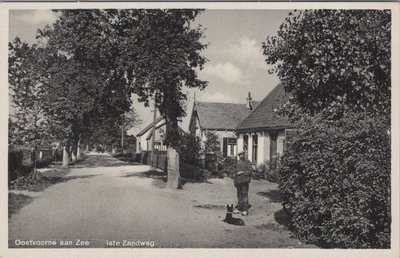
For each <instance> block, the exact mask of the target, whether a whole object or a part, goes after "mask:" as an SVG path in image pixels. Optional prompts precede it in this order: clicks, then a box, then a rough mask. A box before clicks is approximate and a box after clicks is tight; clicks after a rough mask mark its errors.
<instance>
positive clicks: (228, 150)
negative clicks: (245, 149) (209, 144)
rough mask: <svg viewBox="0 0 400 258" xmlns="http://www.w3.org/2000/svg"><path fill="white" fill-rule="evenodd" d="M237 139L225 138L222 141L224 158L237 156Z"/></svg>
mask: <svg viewBox="0 0 400 258" xmlns="http://www.w3.org/2000/svg"><path fill="white" fill-rule="evenodd" d="M235 146H236V138H223V139H222V156H223V157H227V156H234V155H235Z"/></svg>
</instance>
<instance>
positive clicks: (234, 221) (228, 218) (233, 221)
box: [224, 204, 245, 226]
mask: <svg viewBox="0 0 400 258" xmlns="http://www.w3.org/2000/svg"><path fill="white" fill-rule="evenodd" d="M226 209H227V212H226V216H225V219H224V222H225V223H228V224H232V225H236V226H244V225H245V224H244V221H243V220H242V219H239V218H234V217H233V216H232V212H233V204H232V205H231V206H229V205H228V204H227V205H226Z"/></svg>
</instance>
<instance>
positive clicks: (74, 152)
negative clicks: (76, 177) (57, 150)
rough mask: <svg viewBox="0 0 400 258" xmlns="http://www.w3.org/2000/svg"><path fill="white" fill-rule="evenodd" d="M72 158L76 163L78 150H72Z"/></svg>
mask: <svg viewBox="0 0 400 258" xmlns="http://www.w3.org/2000/svg"><path fill="white" fill-rule="evenodd" d="M71 157H72V162H76V150H74V149H72V151H71Z"/></svg>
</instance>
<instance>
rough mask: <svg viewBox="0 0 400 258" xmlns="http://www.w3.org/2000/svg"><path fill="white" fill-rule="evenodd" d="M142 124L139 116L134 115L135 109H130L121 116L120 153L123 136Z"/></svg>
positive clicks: (122, 150)
mask: <svg viewBox="0 0 400 258" xmlns="http://www.w3.org/2000/svg"><path fill="white" fill-rule="evenodd" d="M141 123H142V120H141V119H140V118H139V114H138V113H136V111H135V109H134V108H133V107H131V109H130V110H129V111H128V112H127V113H125V114H123V115H122V116H121V124H120V128H121V153H122V154H123V153H124V136H125V135H126V133H127V131H128V130H129V129H131V128H134V127H136V126H138V125H140V124H141Z"/></svg>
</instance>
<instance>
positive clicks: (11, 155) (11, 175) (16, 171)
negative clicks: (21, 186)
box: [8, 150, 24, 182]
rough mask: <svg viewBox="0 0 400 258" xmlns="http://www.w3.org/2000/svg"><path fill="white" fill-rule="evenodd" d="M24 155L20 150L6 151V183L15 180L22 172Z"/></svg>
mask: <svg viewBox="0 0 400 258" xmlns="http://www.w3.org/2000/svg"><path fill="white" fill-rule="evenodd" d="M23 158H24V153H23V151H22V150H9V151H8V182H10V181H12V180H15V179H17V177H18V176H19V175H20V174H21V172H22V160H23Z"/></svg>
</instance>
